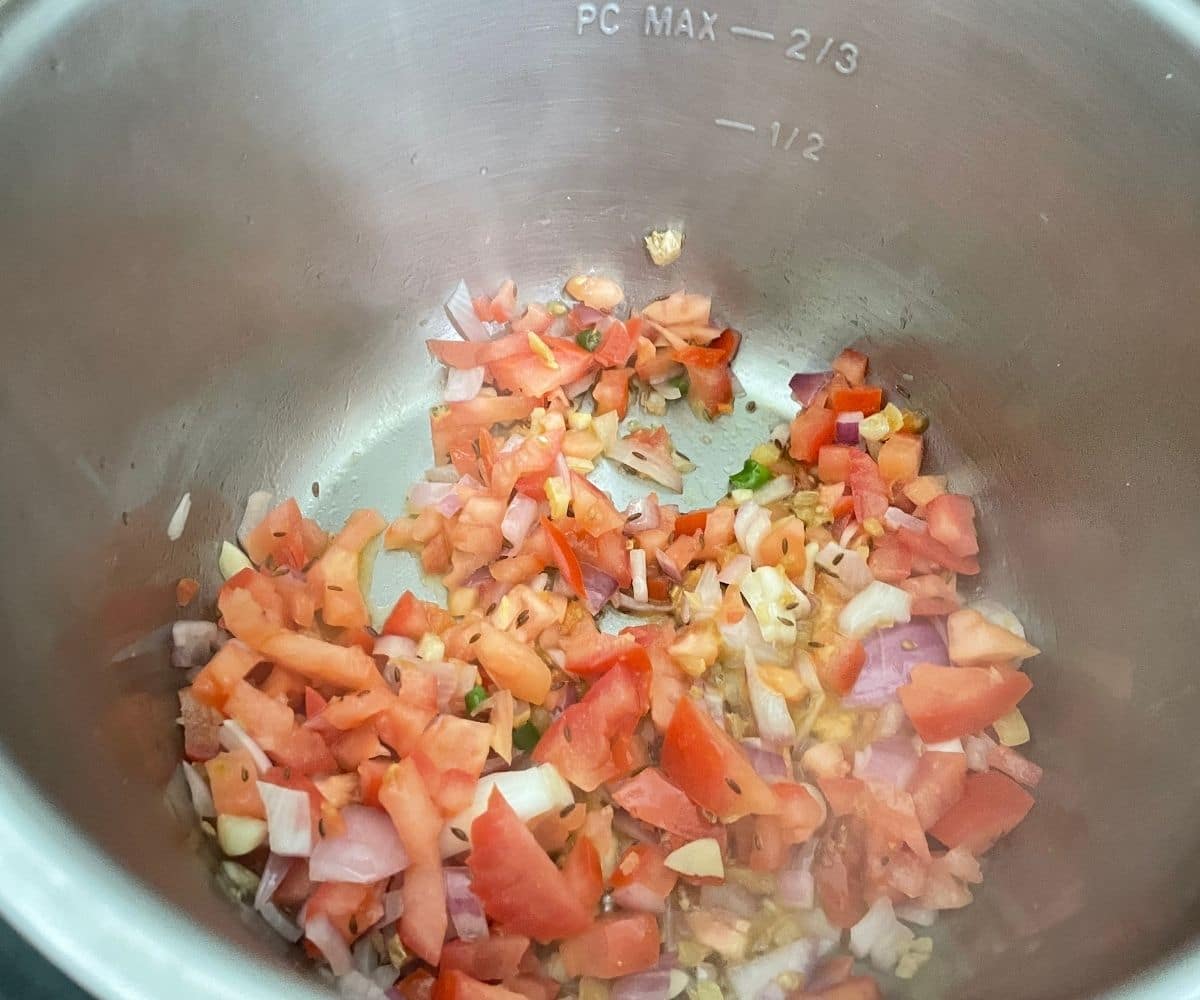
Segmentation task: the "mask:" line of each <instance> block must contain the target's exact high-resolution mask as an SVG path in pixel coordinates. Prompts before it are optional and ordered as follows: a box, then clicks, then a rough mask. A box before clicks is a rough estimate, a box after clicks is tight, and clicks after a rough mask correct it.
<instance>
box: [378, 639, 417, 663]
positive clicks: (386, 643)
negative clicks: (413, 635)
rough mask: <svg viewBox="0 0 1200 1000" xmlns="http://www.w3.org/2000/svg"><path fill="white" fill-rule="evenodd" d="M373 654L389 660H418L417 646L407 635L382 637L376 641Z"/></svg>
mask: <svg viewBox="0 0 1200 1000" xmlns="http://www.w3.org/2000/svg"><path fill="white" fill-rule="evenodd" d="M373 652H374V654H375V655H376V656H386V657H387V658H388V659H389V660H411V659H415V658H416V655H417V644H416V642H414V641H413V640H412V639H410V638H408V636H406V635H381V636H380V637H379V638H378V639H376V640H375V646H374V650H373Z"/></svg>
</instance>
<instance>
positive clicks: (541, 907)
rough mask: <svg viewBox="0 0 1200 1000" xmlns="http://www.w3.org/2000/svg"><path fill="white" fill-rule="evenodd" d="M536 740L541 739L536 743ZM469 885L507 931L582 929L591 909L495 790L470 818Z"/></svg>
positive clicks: (541, 933) (547, 936) (552, 933)
mask: <svg viewBox="0 0 1200 1000" xmlns="http://www.w3.org/2000/svg"><path fill="white" fill-rule="evenodd" d="M539 745H540V744H539ZM471 845H472V846H471V853H470V854H469V855H468V856H467V867H468V868H470V869H471V888H472V889H473V890H474V892H475V895H477V896H478V897H479V899H480V900H481V902H482V903H483V907H484V909H485V910H486V911H487V914H488V916H490V917H491V918H492V919H493V920H495V921H496V922H497V923H500V924H503V925H504V927H506V928H507V929H508V930H509V931H510V932H513V933H517V934H524V935H526V936H528V937H531V938H533V939H534V940H536V941H541V942H542V943H545V942H547V941H553V940H555V939H557V938H561V937H569V936H571V935H573V934H578V933H580V932H582V931H583V930H585V929H586V928H587V927H588V925H589V924H590V923H591V919H592V918H591V914H590V913H589V912H588V910H587V908H586V907H585V906H584V905H583V903H582V902H581V901H580V900H579V899H577V898H576V897H575V895H574V893H573V892H572V891H571V886H570V884H569V883H568V882H567V879H566V877H565V876H564V875H563V873H562V872H560V871H559V870H558V868H557V867H555V865H554V862H553V861H551V860H550V856H549V855H548V854H546V852H545V851H543V850H542V848H541V847H540V846H539V845H538V842H537V841H536V840H535V839H534V836H533V834H532V833H530V832H529V828H528V827H526V826H525V824H524V823H522V822H521V820H520V818H518V816H517V814H516V813H515V812H513V810H512V807H511V806H510V805H509V804H508V803H507V802H506V801H505V800H504V796H503V795H501V794H500V793H499V792H498V791H496V790H494V789H493V791H492V795H491V798H490V799H489V800H488V807H487V809H486V810H485V811H484V812H483V813H482V814H481V815H480V816H479V817H477V818H476V820H475V822H474V823H472V824H471Z"/></svg>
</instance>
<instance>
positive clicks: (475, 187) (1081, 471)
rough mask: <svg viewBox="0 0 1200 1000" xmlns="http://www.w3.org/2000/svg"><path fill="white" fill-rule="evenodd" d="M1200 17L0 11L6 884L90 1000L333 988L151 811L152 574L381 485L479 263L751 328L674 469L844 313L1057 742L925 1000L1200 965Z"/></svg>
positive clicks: (1191, 12)
mask: <svg viewBox="0 0 1200 1000" xmlns="http://www.w3.org/2000/svg"><path fill="white" fill-rule="evenodd" d="M1198 44H1200V12H1198V11H1197V9H1196V8H1195V7H1194V6H1192V5H1190V4H1186V3H1183V2H1178V3H1172V2H1169V0H1126V2H1120V3H1117V2H1112V3H1108V2H1101V0H1090V2H1063V3H1057V4H1046V3H1030V2H1009V3H1005V4H987V5H984V4H970V3H963V2H958V0H920V2H915V3H909V4H902V5H897V4H895V3H888V2H882V0H853V2H846V0H814V2H812V3H809V4H804V5H800V6H797V5H794V4H784V3H771V2H768V0H764V2H760V3H750V2H747V3H742V2H734V3H727V2H724V0H713V2H712V3H698V4H689V5H688V6H686V7H685V6H684V5H683V4H681V3H679V2H675V3H673V4H670V5H666V6H664V5H663V4H656V5H653V6H651V5H644V4H642V3H640V2H637V3H634V2H630V0H614V2H609V3H602V2H601V0H594V2H584V3H579V4H575V3H572V2H567V0H556V2H550V0H526V2H523V3H521V4H494V3H493V4H489V3H472V2H464V3H458V4H423V5H417V4H412V3H403V2H399V0H375V2H352V0H341V2H324V3H318V2H298V0H292V2H282V0H257V2H255V3H252V4H234V3H217V2H184V0H179V2H173V3H161V2H150V0H26V2H22V0H9V2H7V3H3V2H0V304H2V307H3V316H4V322H3V337H2V341H0V343H2V346H0V416H2V419H3V432H2V433H0V468H2V469H3V484H4V485H3V505H2V507H0V530H2V532H3V534H2V536H0V537H2V539H3V548H2V551H3V552H4V555H5V559H6V563H7V568H6V571H5V572H4V573H3V575H2V576H0V634H3V635H4V636H5V639H6V644H7V655H6V684H5V695H4V697H3V699H0V738H2V741H3V751H4V767H3V768H2V769H0V910H2V911H3V913H4V915H5V916H6V917H8V918H9V919H10V920H12V921H14V922H15V923H16V924H17V925H18V926H19V927H20V928H21V929H22V931H23V932H24V933H25V934H27V935H28V937H29V938H30V940H31V941H32V942H33V943H34V944H35V945H36V946H37V947H39V948H40V949H42V950H43V951H44V952H45V953H46V954H47V955H49V956H50V957H51V958H52V959H53V960H54V961H56V962H58V963H59V964H61V965H63V966H64V967H65V968H67V969H68V970H70V971H71V973H72V974H73V975H74V976H75V977H76V978H78V979H79V981H80V982H82V983H83V984H84V985H86V986H87V987H88V988H90V989H91V990H93V991H94V992H95V993H97V994H98V995H100V996H102V997H106V998H116V997H121V998H150V997H162V996H181V995H186V996H194V997H229V998H233V997H236V998H238V1000H249V998H256V997H274V996H279V995H281V994H282V991H284V990H289V991H291V992H290V993H289V995H291V996H303V995H309V994H307V993H306V987H303V986H301V985H297V984H296V983H294V982H292V981H289V980H286V979H285V978H284V977H285V976H286V975H288V973H287V971H286V970H287V969H288V968H290V967H292V966H293V965H294V959H292V958H290V957H288V955H287V954H286V953H285V952H284V951H282V950H281V949H280V948H278V947H276V946H275V945H274V944H273V943H272V942H271V940H270V935H269V932H266V931H265V930H264V928H262V927H259V926H256V925H254V924H253V922H252V921H247V920H246V919H245V918H243V917H241V916H239V915H238V914H237V913H236V911H235V910H234V909H233V908H231V907H230V906H229V905H228V904H227V903H226V902H225V901H224V900H223V899H222V898H220V897H219V896H218V895H217V894H216V893H215V892H214V891H213V889H212V887H211V879H210V877H209V875H208V873H207V871H206V869H205V868H204V866H203V865H202V864H201V863H200V862H199V861H198V860H196V858H195V855H194V853H193V852H192V850H191V848H190V845H189V844H188V843H187V842H186V839H185V837H184V836H183V834H182V833H181V832H180V830H179V827H178V826H177V825H176V824H175V823H174V821H173V820H172V819H171V817H170V816H169V815H168V814H167V812H166V810H165V809H164V808H163V805H162V793H163V786H164V784H165V781H166V779H167V777H168V775H169V774H170V771H171V766H172V763H173V760H174V756H175V753H176V745H177V736H176V734H175V732H174V729H173V725H172V720H173V717H174V714H175V709H174V705H173V700H172V692H173V688H174V686H175V685H176V683H177V679H176V677H174V676H172V673H171V671H170V670H169V669H168V668H167V667H166V665H165V657H164V655H163V650H164V648H165V626H166V625H167V623H169V622H170V621H171V620H172V619H173V618H174V617H175V616H176V610H175V608H174V605H173V600H172V595H173V584H174V581H175V580H176V579H177V578H178V577H179V576H181V575H184V574H188V575H198V576H200V577H201V578H202V579H204V581H205V583H206V587H207V589H206V595H207V597H208V598H209V599H211V597H212V595H213V592H214V583H215V540H216V539H219V538H221V537H223V536H227V535H229V534H230V533H231V532H232V530H233V527H234V525H235V523H236V519H237V516H238V513H239V509H240V504H241V502H242V500H243V499H244V497H245V495H246V494H247V493H248V492H249V491H250V490H251V489H253V488H256V487H259V486H260V485H264V484H265V485H268V486H271V487H274V488H276V489H278V490H280V491H293V492H295V493H297V494H298V495H300V496H303V497H306V498H308V504H307V505H308V507H309V508H311V509H312V510H314V511H317V512H319V513H320V514H321V515H322V516H324V517H328V518H330V519H331V520H333V519H336V518H337V517H338V516H340V515H341V514H343V513H344V512H345V510H347V509H348V508H349V507H351V506H353V505H355V504H358V503H360V502H369V503H372V504H375V505H378V506H380V507H382V508H384V509H387V510H392V511H396V510H397V509H398V508H399V505H400V501H401V497H402V490H403V484H404V483H405V481H407V480H408V479H409V478H410V477H411V476H412V475H413V473H414V472H415V471H416V470H418V469H420V468H422V467H423V466H424V465H425V463H426V461H427V444H426V440H427V438H426V430H425V411H426V407H427V405H428V404H429V403H430V402H431V401H432V400H433V399H434V398H436V395H437V392H438V388H437V376H436V374H435V370H434V367H433V365H432V363H431V362H430V361H429V360H428V359H427V357H426V355H425V352H424V349H423V347H422V344H421V341H422V339H423V338H424V337H425V336H427V335H430V334H431V333H433V332H437V331H440V330H444V329H445V318H444V316H443V315H442V314H441V312H440V310H439V308H438V304H439V303H440V301H441V300H442V299H443V298H444V297H445V295H446V293H447V292H448V291H449V289H450V288H451V287H452V285H453V283H454V281H455V280H457V278H458V277H459V276H466V278H467V279H468V281H470V282H471V283H472V284H475V285H477V286H479V287H487V286H488V285H490V284H493V283H495V282H496V281H498V280H499V279H500V278H501V277H503V276H507V275H510V274H511V275H512V276H514V277H515V278H516V279H517V280H518V282H519V283H522V287H523V288H524V289H525V290H526V291H529V292H533V291H536V290H538V289H539V288H541V289H542V290H546V291H548V290H549V289H550V286H551V285H553V284H554V283H555V282H557V281H559V280H561V279H562V278H563V277H565V276H566V275H568V274H570V273H573V272H575V271H576V270H579V269H583V268H587V267H592V266H594V267H597V268H600V269H602V270H604V271H606V272H608V273H612V274H614V275H616V276H618V277H619V278H621V279H622V280H623V281H624V283H625V285H626V288H627V289H628V290H629V291H630V293H631V296H632V297H635V298H637V297H645V296H650V295H654V294H659V293H662V292H665V291H667V290H670V289H671V288H673V287H675V286H676V285H678V284H679V283H681V282H686V283H687V284H688V285H689V286H691V287H694V288H697V289H704V290H711V291H712V292H713V293H714V294H715V296H716V301H717V303H718V306H719V308H720V309H721V310H722V315H723V316H724V317H725V318H727V319H728V320H729V321H731V322H734V323H736V324H737V325H738V326H740V327H741V329H743V330H744V331H745V332H746V334H747V341H746V347H745V350H744V352H743V359H742V361H741V362H740V368H739V374H740V376H741V378H742V381H743V382H744V384H745V386H746V388H747V390H748V392H749V395H750V397H752V398H754V399H755V400H757V402H758V404H759V410H758V412H757V414H755V415H754V416H751V415H749V414H747V413H746V412H744V408H743V410H742V412H741V413H740V414H739V416H738V417H737V418H736V419H735V420H733V421H731V422H729V423H728V424H726V425H724V426H722V427H719V428H718V429H717V430H716V431H715V432H714V433H716V434H717V435H718V436H717V438H716V439H715V443H713V444H712V445H711V446H707V445H703V444H702V445H701V447H703V448H704V450H703V452H702V454H704V455H705V456H706V457H707V461H706V462H705V464H704V467H703V474H702V475H701V476H700V477H699V478H698V479H697V481H696V482H695V483H694V484H693V485H692V486H690V487H689V496H688V499H689V500H690V499H692V498H693V497H694V498H695V499H700V498H701V497H703V496H705V495H708V494H711V492H712V489H713V487H714V486H715V484H716V483H717V482H719V481H720V480H721V479H722V477H723V476H724V475H726V474H727V473H728V471H729V468H728V467H729V465H730V463H731V460H732V456H733V455H734V454H735V453H737V454H742V453H744V451H743V449H744V448H745V447H746V444H747V442H748V441H751V440H753V439H754V438H755V437H756V436H759V435H761V434H763V433H764V432H765V431H766V429H767V428H768V427H769V426H770V423H771V413H772V410H774V411H775V412H784V411H786V410H787V409H788V406H787V403H786V394H787V393H786V380H787V376H788V374H789V372H790V371H791V370H793V369H794V368H797V367H799V366H802V365H803V364H805V363H808V362H813V361H816V360H819V359H822V358H828V357H829V356H830V355H831V353H832V352H833V351H834V350H835V349H836V348H837V347H839V346H840V345H843V344H846V343H851V342H853V343H856V344H859V345H862V346H865V347H866V349H868V350H869V351H870V352H871V355H872V358H873V359H874V360H875V361H876V363H877V370H878V371H879V372H881V373H882V374H883V375H884V376H885V377H886V379H887V380H888V381H889V382H893V383H897V384H899V385H901V386H903V387H904V388H905V389H906V390H907V391H908V392H910V393H911V395H912V398H913V400H914V401H915V402H916V403H917V404H919V405H921V406H923V407H925V408H926V409H928V410H929V411H930V412H931V414H932V415H933V417H934V420H935V427H936V433H935V441H936V442H937V446H936V451H937V452H938V459H939V460H940V461H941V462H943V463H944V464H945V465H946V466H947V467H948V468H949V469H950V470H951V472H952V473H953V474H954V475H955V477H956V479H957V482H958V483H959V484H960V485H961V486H962V487H963V488H965V489H967V490H969V491H972V492H977V493H978V494H979V496H980V497H981V498H982V502H983V505H984V508H985V517H984V520H985V526H986V532H987V546H988V552H989V563H990V566H991V570H990V571H989V577H988V579H987V581H986V585H987V587H988V591H989V593H991V594H993V595H995V596H998V597H1000V598H1002V599H1007V600H1008V601H1010V602H1011V603H1012V604H1013V605H1014V606H1015V607H1016V608H1017V609H1018V610H1019V611H1020V612H1021V613H1022V614H1023V616H1024V617H1025V618H1026V620H1027V621H1028V623H1029V626H1030V628H1031V631H1032V632H1033V634H1034V637H1035V639H1036V641H1037V642H1038V643H1039V645H1041V646H1042V647H1043V648H1045V649H1046V651H1047V652H1046V653H1045V655H1043V656H1042V657H1041V658H1040V659H1038V660H1037V661H1036V664H1035V665H1034V667H1033V672H1034V673H1035V675H1036V679H1037V688H1036V692H1035V696H1034V697H1033V699H1032V700H1031V701H1030V702H1029V711H1028V717H1029V719H1030V722H1031V724H1032V727H1033V730H1034V733H1035V742H1034V745H1033V753H1034V754H1035V756H1036V758H1037V759H1038V760H1039V761H1040V762H1041V763H1042V764H1043V765H1044V766H1045V768H1046V770H1047V772H1048V777H1047V779H1046V781H1045V783H1044V786H1043V789H1042V791H1041V792H1040V796H1039V797H1040V799H1041V802H1040V804H1039V806H1038V808H1037V809H1036V810H1035V812H1034V813H1033V815H1032V817H1031V819H1030V820H1029V821H1028V823H1027V824H1026V825H1025V826H1024V827H1023V828H1022V829H1021V830H1020V831H1019V833H1018V834H1017V835H1016V836H1014V837H1013V838H1012V839H1011V842H1010V843H1008V844H1006V845H1004V846H1003V847H1001V848H999V849H997V851H996V852H995V853H994V855H993V856H991V857H990V858H989V861H988V883H987V885H986V886H985V888H984V889H983V890H982V891H981V892H980V893H979V898H978V901H977V903H976V904H975V905H974V906H972V907H971V908H970V909H969V910H967V911H964V912H962V913H961V914H958V915H955V916H953V917H952V918H950V919H948V920H947V921H946V922H945V926H944V927H943V928H942V931H941V935H940V938H939V941H938V945H937V953H938V954H937V958H936V961H935V963H934V964H933V965H932V966H931V967H930V968H929V970H928V971H927V972H925V973H923V974H922V975H921V976H920V977H919V978H918V979H917V980H916V981H915V984H914V985H913V986H912V987H911V992H912V995H913V996H919V997H924V998H945V1000H952V998H953V1000H963V998H979V1000H990V998H1001V997H1004V998H1011V997H1014V996H1020V997H1025V998H1037V1000H1050V998H1059V997H1075V996H1097V995H1100V994H1103V993H1105V991H1107V990H1110V989H1112V990H1116V991H1117V992H1116V994H1114V995H1120V996H1124V997H1142V998H1149V997H1155V998H1168V997H1169V998H1178V997H1186V996H1193V995H1200V986H1197V983H1200V956H1198V955H1197V953H1196V951H1195V946H1194V945H1193V944H1191V943H1190V938H1191V935H1192V934H1193V932H1194V931H1195V929H1196V927H1197V915H1198V913H1200V909H1198V906H1197V903H1198V899H1200V890H1197V888H1196V885H1197V873H1198V871H1200V855H1198V851H1197V843H1200V804H1198V803H1200V796H1198V792H1200V781H1198V779H1197V775H1198V774H1200V769H1198V768H1197V767H1196V765H1195V752H1194V750H1193V745H1192V743H1193V738H1194V733H1195V720H1196V718H1197V716H1198V715H1200V684H1197V682H1196V680H1195V674H1196V663H1195V650H1196V648H1197V644H1198V641H1200V615H1198V614H1197V610H1196V609H1197V608H1198V607H1200V574H1197V572H1196V568H1195V562H1196V559H1197V556H1198V555H1200V520H1198V519H1197V517H1196V515H1195V503H1196V497H1197V495H1200V464H1198V463H1197V461H1196V457H1195V456H1196V454H1197V452H1198V450H1200V420H1198V407H1197V405H1196V402H1195V401H1194V400H1193V399H1192V398H1191V392H1192V391H1193V389H1194V387H1195V385H1196V384H1197V377H1198V376H1200V338H1198V337H1197V334H1196V317H1197V315H1200V284H1198V283H1197V281H1196V261H1197V259H1198V257H1200V216H1198V214H1197V212H1198V205H1197V191H1198V189H1200V158H1198V156H1197V152H1198V150H1200V118H1198V117H1197V108H1200V65H1198V62H1197V58H1196V47H1197V45H1198ZM670 222H678V223H682V224H683V226H684V228H685V230H686V233H687V244H686V249H685V253H684V256H683V259H682V261H681V262H680V263H678V264H676V265H674V266H673V267H672V268H671V269H669V270H668V271H665V272H660V271H657V270H655V269H654V268H652V267H650V265H649V264H648V262H647V261H646V259H645V256H644V253H643V251H642V249H641V248H640V237H641V235H642V234H643V232H644V231H645V230H647V229H648V228H651V227H654V226H660V225H663V224H666V223H670ZM910 376H911V378H910ZM681 433H682V434H684V435H685V440H698V439H699V438H700V435H701V434H702V433H704V429H703V428H698V427H695V426H687V427H685V428H684V429H683V430H682V431H681ZM314 481H317V482H319V483H320V499H319V500H318V499H316V498H313V497H312V496H311V494H310V485H311V484H312V483H313V482H314ZM184 492H190V493H191V498H192V501H193V509H192V514H191V518H190V520H189V522H188V524H187V529H186V532H185V534H184V535H183V538H182V539H181V540H180V541H178V542H176V543H174V544H172V543H170V542H169V541H168V539H167V536H166V530H165V529H166V524H167V521H168V518H169V516H170V514H171V512H172V510H173V509H174V507H175V505H176V503H177V501H178V500H179V498H180V496H181V494H183V493H184ZM400 565H401V564H400V562H399V561H385V560H381V562H380V580H379V583H378V586H377V588H376V598H377V599H378V600H379V601H380V602H382V601H384V600H385V599H386V598H387V597H389V596H392V595H394V593H395V588H396V586H397V585H398V582H399V580H400V577H401V576H402V574H403V572H405V571H403V570H401V569H399V568H397V567H399V566H400Z"/></svg>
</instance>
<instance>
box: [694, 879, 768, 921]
mask: <svg viewBox="0 0 1200 1000" xmlns="http://www.w3.org/2000/svg"><path fill="white" fill-rule="evenodd" d="M700 905H701V906H702V907H703V908H704V909H706V910H714V909H715V910H726V911H727V912H729V913H732V914H734V915H735V916H738V917H745V918H746V919H747V920H753V919H754V918H755V917H757V916H758V915H759V913H760V912H761V911H762V902H761V901H760V900H759V899H758V897H756V896H755V895H753V894H752V893H751V892H750V890H749V889H746V888H745V887H744V886H740V885H738V884H737V883H736V882H725V883H722V884H721V885H702V886H700Z"/></svg>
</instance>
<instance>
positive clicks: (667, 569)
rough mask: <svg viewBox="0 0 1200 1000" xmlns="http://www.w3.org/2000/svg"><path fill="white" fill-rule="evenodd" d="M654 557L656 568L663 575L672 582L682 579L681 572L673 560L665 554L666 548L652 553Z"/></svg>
mask: <svg viewBox="0 0 1200 1000" xmlns="http://www.w3.org/2000/svg"><path fill="white" fill-rule="evenodd" d="M654 558H655V559H656V560H657V561H658V568H659V569H661V570H662V571H663V576H665V577H666V578H667V579H668V580H671V581H673V582H674V583H679V582H680V581H682V580H683V573H682V572H681V571H680V568H679V566H677V565H676V563H675V560H674V559H672V558H671V557H670V556H669V555H667V550H666V549H659V550H658V551H657V552H655V553H654Z"/></svg>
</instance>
